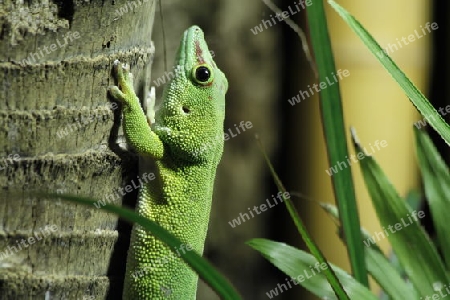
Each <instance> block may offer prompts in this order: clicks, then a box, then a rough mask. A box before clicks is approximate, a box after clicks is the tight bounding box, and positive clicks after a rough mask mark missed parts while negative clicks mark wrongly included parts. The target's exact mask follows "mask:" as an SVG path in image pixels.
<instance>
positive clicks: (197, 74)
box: [192, 64, 214, 85]
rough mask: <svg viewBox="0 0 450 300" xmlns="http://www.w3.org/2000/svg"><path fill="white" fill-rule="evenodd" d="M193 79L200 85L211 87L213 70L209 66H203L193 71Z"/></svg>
mask: <svg viewBox="0 0 450 300" xmlns="http://www.w3.org/2000/svg"><path fill="white" fill-rule="evenodd" d="M192 78H193V79H194V81H195V82H196V83H198V84H200V85H210V84H211V83H212V81H213V79H214V76H213V72H212V70H211V68H210V67H209V66H208V65H205V64H202V65H198V66H196V67H194V69H192Z"/></svg>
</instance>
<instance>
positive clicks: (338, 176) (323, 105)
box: [306, 0, 369, 286]
mask: <svg viewBox="0 0 450 300" xmlns="http://www.w3.org/2000/svg"><path fill="white" fill-rule="evenodd" d="M306 12H307V16H308V18H307V19H308V28H309V31H310V38H311V43H312V50H313V51H312V52H313V54H314V55H313V56H314V58H315V62H316V64H317V70H318V72H319V78H318V82H317V83H318V84H319V85H320V86H321V87H322V84H325V87H326V88H321V89H320V94H319V95H320V111H321V116H322V123H323V133H324V136H325V142H326V146H327V153H328V163H329V165H330V166H332V167H334V166H336V165H337V164H338V163H339V162H341V161H345V158H346V157H349V153H348V149H347V138H346V130H345V126H344V113H343V109H342V103H341V96H340V91H339V82H338V81H337V80H335V79H334V78H337V77H336V76H338V75H336V74H337V73H338V72H336V67H335V64H334V58H333V52H332V48H331V41H330V37H329V33H328V28H327V20H326V17H325V11H324V5H323V1H322V0H313V1H312V5H309V6H307V8H306ZM343 73H344V76H346V75H345V71H344V72H343ZM339 74H342V73H339ZM339 76H340V75H339ZM331 180H332V184H333V191H334V194H335V197H336V202H337V205H338V208H339V212H340V219H341V224H342V227H343V230H344V233H345V235H344V236H345V240H346V243H347V252H348V256H349V260H350V264H351V268H352V273H353V276H355V278H356V279H357V280H358V281H359V282H361V283H362V284H363V285H365V286H369V281H368V277H367V270H366V267H365V264H364V250H363V247H364V246H363V244H362V238H361V232H360V231H359V227H360V222H359V215H358V208H357V204H356V197H355V189H354V183H353V179H352V173H351V166H348V168H345V169H342V170H340V171H339V172H337V173H335V174H333V175H332V177H331Z"/></svg>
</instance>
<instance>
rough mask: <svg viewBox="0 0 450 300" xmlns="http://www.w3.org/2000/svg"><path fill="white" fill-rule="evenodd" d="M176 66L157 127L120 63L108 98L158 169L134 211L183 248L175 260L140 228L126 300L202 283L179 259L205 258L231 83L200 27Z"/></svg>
mask: <svg viewBox="0 0 450 300" xmlns="http://www.w3.org/2000/svg"><path fill="white" fill-rule="evenodd" d="M175 64H176V65H177V68H178V69H177V72H176V76H175V77H174V78H172V79H171V81H170V82H169V83H168V84H167V85H166V87H165V89H164V92H163V98H162V103H161V105H160V107H159V108H158V110H157V111H156V112H155V114H154V118H155V122H154V123H152V124H150V125H149V121H148V119H150V118H147V117H146V115H145V113H144V111H143V109H142V108H141V106H140V104H139V99H138V98H137V97H136V94H135V92H134V88H133V81H132V76H131V74H130V73H129V70H128V68H127V67H123V66H120V65H119V64H118V63H116V64H115V67H114V72H115V75H116V77H117V81H118V86H113V87H112V88H110V94H111V95H112V97H113V98H114V99H116V100H117V101H121V102H122V103H123V129H124V134H125V136H126V139H127V142H128V143H129V145H131V146H132V147H133V148H134V149H135V150H136V152H137V153H138V154H139V156H140V158H141V160H143V161H146V160H153V161H154V162H155V165H156V179H155V180H152V181H150V182H148V183H146V184H144V185H143V186H142V187H141V190H140V192H139V199H138V205H137V208H136V210H137V212H138V213H139V214H140V215H142V216H144V217H147V218H149V219H151V220H153V221H156V222H157V223H158V224H159V225H161V226H163V227H164V228H165V229H167V230H169V231H170V232H172V233H173V234H174V235H175V236H177V237H178V238H179V239H180V240H181V241H182V242H183V244H182V245H181V246H180V251H177V252H178V254H174V253H173V252H172V251H171V250H170V249H169V248H168V247H167V246H166V245H165V244H164V243H162V242H161V241H159V240H158V239H157V238H155V237H154V236H153V235H152V234H151V233H149V232H147V231H145V230H144V229H143V228H141V227H140V226H139V225H135V226H134V227H133V230H132V235H131V243H130V248H129V250H128V257H127V268H126V275H125V284H124V292H123V299H130V300H131V299H133V300H138V299H195V296H196V290H197V281H198V276H197V274H196V273H195V272H194V271H193V270H192V269H190V267H189V266H188V265H187V264H185V263H184V262H183V261H182V259H181V258H180V257H179V256H180V255H182V254H183V252H185V251H190V250H191V249H193V250H195V251H197V252H199V253H203V247H204V241H205V238H206V232H207V229H208V223H209V214H210V208H211V201H212V194H213V185H214V178H215V173H216V168H217V165H218V164H219V161H220V159H221V156H222V152H223V144H224V140H223V122H224V117H225V93H226V91H227V89H228V82H227V79H226V77H225V75H224V74H223V73H222V71H220V70H219V69H218V68H217V66H216V64H215V62H214V61H213V59H212V57H211V54H210V52H209V50H208V46H207V44H206V42H205V40H204V35H203V32H202V30H201V29H200V28H199V27H197V26H192V27H190V28H189V29H187V30H186V31H185V33H184V36H183V38H182V40H181V43H180V46H179V49H178V52H177V56H176V60H175ZM150 115H152V112H150ZM140 171H141V172H142V171H145V170H142V169H141V170H140ZM181 248H182V249H181Z"/></svg>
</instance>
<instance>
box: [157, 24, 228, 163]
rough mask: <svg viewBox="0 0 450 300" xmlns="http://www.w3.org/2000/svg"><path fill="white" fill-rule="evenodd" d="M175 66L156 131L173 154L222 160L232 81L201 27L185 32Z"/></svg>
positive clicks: (180, 156) (196, 159)
mask: <svg viewBox="0 0 450 300" xmlns="http://www.w3.org/2000/svg"><path fill="white" fill-rule="evenodd" d="M175 65H176V67H175V76H174V77H173V78H172V80H171V81H170V82H169V83H168V84H167V85H166V87H165V89H164V92H163V102H162V103H161V105H160V107H159V109H158V111H157V112H156V116H155V121H156V122H155V123H156V124H155V128H154V130H155V132H156V133H157V134H158V136H159V137H160V139H161V140H162V141H163V143H164V144H165V146H166V148H167V150H168V151H169V152H170V153H171V154H172V156H173V157H176V158H178V159H184V160H188V161H189V160H190V161H192V162H199V161H209V160H217V163H218V159H219V158H220V156H221V155H220V154H221V153H222V151H223V142H224V141H223V122H224V118H225V93H226V91H227V89H228V81H227V79H226V77H225V75H224V74H223V72H222V71H220V70H219V68H217V65H216V64H215V62H214V60H213V58H212V56H211V53H210V52H209V49H208V45H207V44H206V42H205V39H204V36H203V31H202V30H201V29H200V28H199V27H197V26H192V27H190V28H189V29H187V30H186V31H185V32H184V36H183V39H182V40H181V44H180V47H179V49H178V54H177V58H176V60H175Z"/></svg>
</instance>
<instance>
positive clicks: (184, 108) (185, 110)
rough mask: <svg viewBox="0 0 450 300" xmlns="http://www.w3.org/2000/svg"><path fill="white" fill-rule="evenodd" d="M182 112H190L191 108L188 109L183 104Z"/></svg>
mask: <svg viewBox="0 0 450 300" xmlns="http://www.w3.org/2000/svg"><path fill="white" fill-rule="evenodd" d="M183 112H184V113H185V114H188V113H190V112H191V110H190V109H189V108H188V107H187V106H183Z"/></svg>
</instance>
